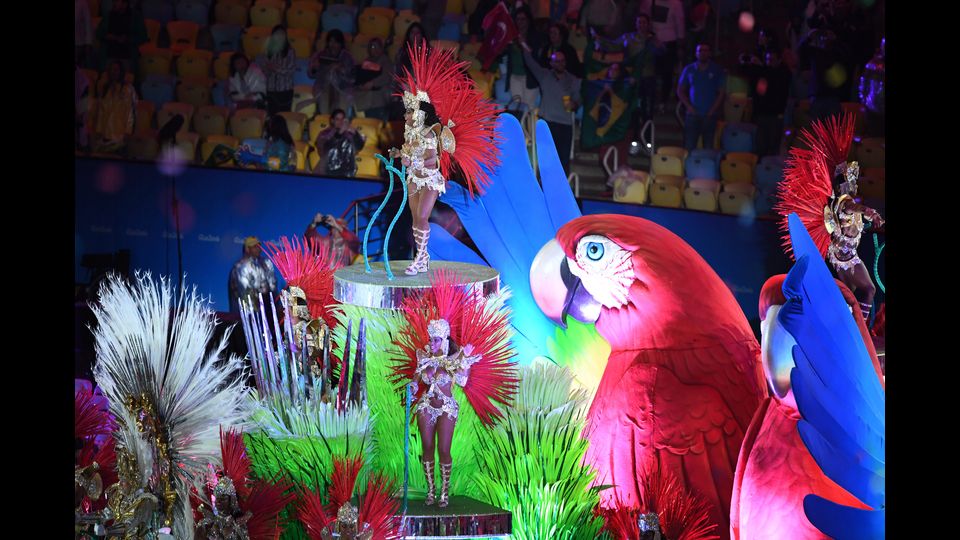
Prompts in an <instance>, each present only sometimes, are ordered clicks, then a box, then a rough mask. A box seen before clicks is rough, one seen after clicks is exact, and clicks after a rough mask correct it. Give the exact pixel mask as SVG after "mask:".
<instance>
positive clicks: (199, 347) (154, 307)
mask: <svg viewBox="0 0 960 540" xmlns="http://www.w3.org/2000/svg"><path fill="white" fill-rule="evenodd" d="M92 309H93V313H94V315H95V316H96V319H97V327H96V329H95V330H94V331H93V333H94V337H95V341H96V354H97V362H96V365H95V366H94V369H93V374H94V378H95V379H96V381H97V385H99V386H100V388H101V389H102V391H103V394H104V395H105V396H106V397H107V399H108V400H109V403H110V410H111V412H112V413H113V414H114V415H115V416H116V418H117V420H118V424H119V427H118V433H117V442H118V443H120V444H121V445H124V446H125V447H127V448H130V449H131V450H132V449H133V448H134V447H136V446H135V445H137V444H138V443H137V441H136V439H140V441H141V442H143V443H147V444H151V445H152V444H153V443H152V441H144V440H143V439H142V438H141V437H136V438H134V437H133V435H134V434H137V433H138V431H137V427H136V424H135V418H134V417H133V415H131V414H130V413H129V412H128V411H126V406H125V403H126V401H127V398H128V397H130V396H133V397H139V396H141V395H142V396H146V397H147V399H148V400H149V401H150V402H151V403H152V405H153V407H154V410H155V411H156V415H157V418H158V419H159V420H160V421H161V422H162V424H163V426H164V427H165V428H166V430H168V432H169V442H168V446H169V457H170V460H171V461H172V463H171V466H172V469H171V470H172V471H174V472H175V476H176V477H175V478H173V479H172V482H173V485H174V487H175V489H177V492H178V504H177V507H176V508H175V509H174V525H173V528H174V535H175V536H176V538H178V540H182V539H185V538H192V537H193V515H192V512H191V511H190V506H189V502H188V501H189V487H190V485H193V484H199V483H200V482H202V478H203V474H204V473H205V471H206V468H207V464H209V463H214V464H216V463H218V462H219V459H220V427H221V426H223V428H224V429H225V430H226V429H228V428H230V427H237V428H243V427H245V425H244V424H245V418H246V417H247V410H246V407H245V402H246V397H247V393H248V389H247V388H246V387H245V386H244V381H245V380H246V375H247V374H246V370H245V369H244V367H243V362H242V361H241V359H240V358H238V357H237V356H235V355H230V357H229V358H226V359H220V356H221V353H223V351H224V349H226V345H227V341H228V339H229V337H230V331H231V330H232V329H227V331H226V332H224V335H223V337H222V338H221V339H220V340H219V342H218V343H215V344H213V346H210V341H211V338H212V337H213V332H214V329H215V327H216V324H217V321H216V317H215V315H214V312H213V310H212V309H210V307H209V303H208V302H207V301H204V300H203V299H202V298H201V297H199V296H198V295H197V292H196V288H195V287H194V288H193V290H191V291H190V294H189V295H187V293H186V292H185V291H184V292H182V293H181V294H180V296H179V298H178V299H177V301H176V303H175V304H174V299H173V293H172V290H171V286H170V283H169V281H168V280H166V279H163V278H161V279H160V282H159V283H157V282H156V281H154V280H153V279H152V277H151V275H150V274H149V273H144V274H140V273H137V275H136V279H135V282H134V283H133V284H132V285H127V284H126V283H124V282H123V281H121V280H120V279H119V278H117V277H116V276H111V277H110V278H109V279H108V280H107V281H106V282H105V283H104V285H103V286H102V288H101V290H100V297H99V303H98V304H97V305H94V306H92ZM126 445H134V446H126ZM136 448H137V451H136V452H135V455H136V456H137V457H138V459H141V458H145V454H150V455H151V456H153V455H154V452H155V451H156V450H155V449H153V448H151V449H150V450H151V451H149V452H145V449H144V448H141V447H136ZM139 465H140V466H141V467H143V466H145V464H144V463H139ZM157 465H158V466H159V464H157ZM152 466H153V464H151V468H152ZM147 476H149V475H147ZM160 495H161V497H160V498H161V500H162V494H160Z"/></svg>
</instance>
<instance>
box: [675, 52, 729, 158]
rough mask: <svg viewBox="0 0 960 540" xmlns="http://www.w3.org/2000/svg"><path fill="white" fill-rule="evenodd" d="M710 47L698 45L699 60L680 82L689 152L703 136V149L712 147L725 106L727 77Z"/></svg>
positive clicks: (684, 138)
mask: <svg viewBox="0 0 960 540" xmlns="http://www.w3.org/2000/svg"><path fill="white" fill-rule="evenodd" d="M712 56H713V51H712V50H711V49H710V45H707V44H706V43H701V44H699V45H697V61H696V62H694V63H692V64H690V65H688V66H687V67H685V68H683V72H682V73H681V74H680V81H679V82H678V83H677V97H678V98H680V102H681V103H683V105H684V107H686V117H685V124H684V127H683V146H684V147H685V148H686V149H687V150H693V149H695V148H696V147H697V140H698V139H699V138H700V137H701V136H703V147H704V148H710V149H712V148H713V146H714V145H713V141H714V133H715V132H716V130H717V117H718V116H719V114H720V111H721V110H722V107H723V98H724V96H725V94H726V84H727V75H726V73H725V72H724V71H723V68H722V67H720V66H719V65H718V64H717V63H716V62H714V61H713V60H712V59H711V58H712Z"/></svg>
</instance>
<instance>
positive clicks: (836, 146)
mask: <svg viewBox="0 0 960 540" xmlns="http://www.w3.org/2000/svg"><path fill="white" fill-rule="evenodd" d="M853 128H854V117H853V115H852V114H850V113H845V114H844V115H842V116H833V117H830V118H827V119H826V120H824V121H818V122H815V123H814V124H813V125H812V126H811V128H810V129H809V130H806V129H805V130H803V131H802V132H801V133H800V141H801V142H802V143H803V146H806V147H807V148H809V150H808V149H805V148H800V147H797V146H795V147H793V148H791V149H790V157H789V159H788V160H787V167H786V169H785V170H784V177H783V180H782V181H781V182H780V185H778V186H777V197H778V198H779V201H778V202H777V204H776V206H774V210H776V211H777V213H778V214H780V216H781V223H780V229H781V230H782V231H783V239H784V246H786V248H787V251H788V252H790V251H791V250H792V248H791V244H790V232H789V230H788V225H787V216H789V215H790V214H791V213H792V212H795V213H796V214H797V216H799V217H800V220H801V221H803V224H804V226H805V227H806V228H807V231H809V232H810V236H811V237H812V238H813V240H814V242H815V243H816V245H817V248H818V249H819V250H820V253H821V254H822V255H823V256H824V257H826V258H827V262H829V263H830V266H832V267H833V268H834V270H835V271H836V273H837V277H838V278H839V279H840V281H842V282H843V283H844V284H845V285H846V286H847V287H849V288H850V290H851V291H853V294H854V295H855V296H856V297H857V302H859V304H860V310H861V311H862V312H863V319H864V321H867V322H869V321H870V311H871V309H872V308H873V295H874V294H875V293H876V287H875V286H874V285H873V281H871V279H870V272H869V271H868V270H867V267H866V265H864V264H863V261H861V260H860V257H859V255H858V254H857V248H858V247H859V246H860V237H861V235H862V234H863V228H864V223H863V220H864V219H866V220H868V221H870V222H871V223H872V226H873V227H874V228H876V227H880V226H882V225H883V218H881V217H880V214H879V213H878V212H877V211H876V210H874V209H873V208H870V207H868V206H864V205H862V204H860V203H859V202H857V201H856V199H855V197H856V196H857V179H858V178H859V177H860V165H859V164H858V163H857V162H856V161H852V162H849V163H848V162H847V155H848V154H849V153H850V145H851V144H852V143H853Z"/></svg>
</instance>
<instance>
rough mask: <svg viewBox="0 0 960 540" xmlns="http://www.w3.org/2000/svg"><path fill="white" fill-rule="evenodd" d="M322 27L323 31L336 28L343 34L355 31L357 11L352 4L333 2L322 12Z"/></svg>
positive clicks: (354, 32)
mask: <svg viewBox="0 0 960 540" xmlns="http://www.w3.org/2000/svg"><path fill="white" fill-rule="evenodd" d="M321 24H322V27H323V30H324V32H329V31H330V30H333V29H334V28H338V29H339V30H340V31H341V32H343V33H345V34H356V33H357V11H356V8H355V7H353V6H347V5H344V4H334V5H332V6H330V7H328V8H327V9H326V10H324V12H323V16H322V23H321Z"/></svg>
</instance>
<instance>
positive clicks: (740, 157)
mask: <svg viewBox="0 0 960 540" xmlns="http://www.w3.org/2000/svg"><path fill="white" fill-rule="evenodd" d="M724 157H725V158H726V159H729V160H730V161H742V162H743V163H749V164H750V166H751V167H756V166H757V163H759V162H760V156H758V155H757V154H754V153H753V152H727V153H726V155H724Z"/></svg>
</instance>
